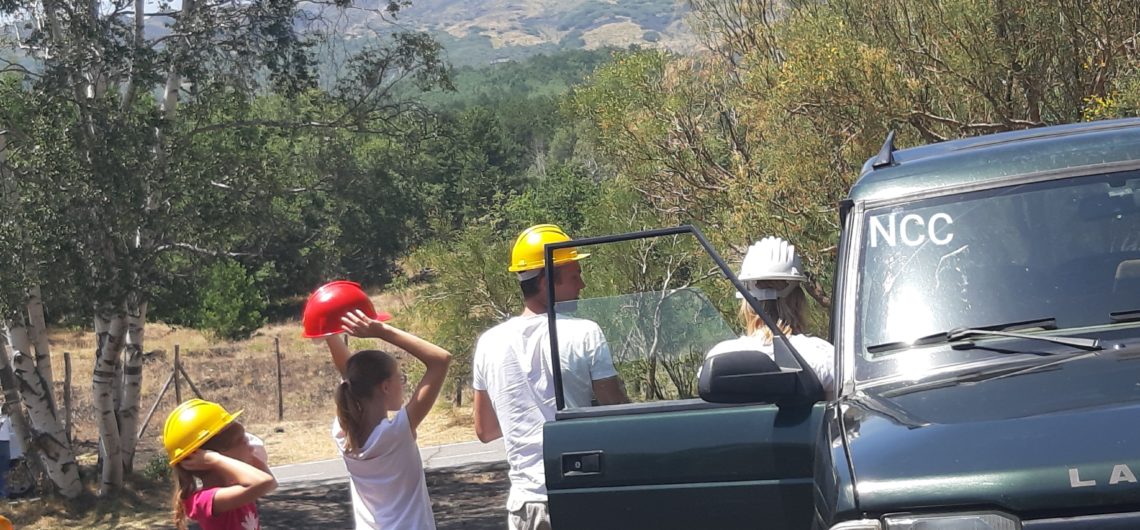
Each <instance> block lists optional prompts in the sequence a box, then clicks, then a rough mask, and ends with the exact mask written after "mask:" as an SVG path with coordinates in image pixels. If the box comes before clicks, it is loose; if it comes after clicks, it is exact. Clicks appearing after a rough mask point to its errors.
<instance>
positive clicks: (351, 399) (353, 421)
mask: <svg viewBox="0 0 1140 530" xmlns="http://www.w3.org/2000/svg"><path fill="white" fill-rule="evenodd" d="M335 398H336V418H337V421H339V422H340V428H341V429H343V430H344V434H345V438H346V443H345V447H344V448H345V451H348V452H352V451H356V450H358V449H360V448H361V446H363V445H364V439H363V438H364V436H363V433H362V432H361V430H362V429H361V424H362V423H364V417H363V416H364V407H363V406H362V405H361V403H360V400H359V399H357V398H356V396H355V395H353V393H352V384H350V383H349V382H348V381H341V382H340V384H339V385H337V387H336V394H335Z"/></svg>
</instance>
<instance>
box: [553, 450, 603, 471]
mask: <svg viewBox="0 0 1140 530" xmlns="http://www.w3.org/2000/svg"><path fill="white" fill-rule="evenodd" d="M602 456H603V455H602V452H601V451H584V452H581V453H562V476H564V477H580V476H584V475H601V474H602V460H603V458H602Z"/></svg>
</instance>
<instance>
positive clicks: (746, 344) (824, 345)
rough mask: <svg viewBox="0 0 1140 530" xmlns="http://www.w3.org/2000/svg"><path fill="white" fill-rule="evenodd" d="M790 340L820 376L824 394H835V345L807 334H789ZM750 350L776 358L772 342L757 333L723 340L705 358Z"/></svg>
mask: <svg viewBox="0 0 1140 530" xmlns="http://www.w3.org/2000/svg"><path fill="white" fill-rule="evenodd" d="M788 342H790V343H791V344H792V347H793V348H795V349H796V351H798V352H800V355H801V356H802V357H803V358H804V361H805V362H807V364H808V367H809V368H811V370H812V371H813V372H815V376H816V377H818V378H819V384H820V385H822V386H823V392H824V394H826V395H827V396H832V395H834V393H835V391H834V389H833V388H832V387H833V386H834V385H835V347H834V346H832V345H831V343H830V342H827V341H826V340H823V339H820V338H817V337H809V336H807V335H789V336H788ZM748 350H755V351H762V352H764V353H766V354H768V356H769V357H772V359H773V360H775V354H774V353H773V351H772V342H771V341H770V340H764V339H763V338H761V337H759V336H755V335H752V336H745V337H739V338H735V339H731V340H726V341H724V342H721V343H719V344H717V345H716V346H713V347H712V349H711V350H709V353H708V355H706V356H705V358H706V359H707V358H709V357H713V356H715V355H720V354H722V353H728V352H733V351H748Z"/></svg>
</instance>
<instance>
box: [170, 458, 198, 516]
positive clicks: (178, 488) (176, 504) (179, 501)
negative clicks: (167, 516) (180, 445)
mask: <svg viewBox="0 0 1140 530" xmlns="http://www.w3.org/2000/svg"><path fill="white" fill-rule="evenodd" d="M171 471H172V473H171V478H172V479H173V481H174V493H173V495H171V499H170V503H171V505H172V508H173V512H174V513H173V522H174V528H175V530H187V524H186V520H187V517H186V503H185V500H186V499H188V498H190V494H191V493H194V491H195V490H196V489H198V488H197V484H195V481H194V475H193V473H191V472H189V471H187V470H185V469H183V468H182V466H180V465H177V464H176V465H175V466H174V469H172V470H171Z"/></svg>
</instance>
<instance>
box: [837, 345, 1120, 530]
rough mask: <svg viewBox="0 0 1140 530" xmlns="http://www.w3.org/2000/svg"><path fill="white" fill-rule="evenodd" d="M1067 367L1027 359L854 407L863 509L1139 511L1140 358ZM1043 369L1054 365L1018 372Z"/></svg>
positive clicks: (882, 392)
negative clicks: (1136, 508)
mask: <svg viewBox="0 0 1140 530" xmlns="http://www.w3.org/2000/svg"><path fill="white" fill-rule="evenodd" d="M1059 358H1060V357H1058V358H1054V357H1050V358H1044V359H1029V360H1028V361H1029V364H1026V363H1025V362H1024V361H1025V360H1024V359H1023V360H1021V361H1020V362H1019V363H1017V364H1015V365H1009V364H1006V365H1004V366H1002V367H1000V368H999V369H998V370H996V371H993V372H992V373H989V374H988V375H984V376H978V374H977V373H974V374H973V375H972V376H971V377H968V378H967V379H968V380H967V381H966V382H961V381H954V379H955V378H942V377H941V376H940V381H937V382H919V383H911V384H898V385H893V386H891V385H887V386H883V387H881V388H877V389H870V390H864V391H861V392H859V393H858V394H857V395H856V397H854V398H853V399H847V400H844V401H843V402H842V403H841V410H842V412H843V423H844V432H845V441H846V443H847V448H848V451H849V456H850V458H851V465H852V471H853V474H854V480H855V493H856V498H857V502H858V504H859V508H860V509H861V510H862V511H864V512H866V513H872V514H875V513H877V514H881V513H891V512H900V511H912V510H940V509H961V508H971V507H980V508H989V509H992V508H995V507H996V508H1000V509H1003V510H1006V511H1010V512H1012V513H1016V514H1019V515H1025V514H1029V513H1038V514H1045V513H1061V512H1064V511H1065V510H1066V509H1068V508H1075V507H1081V508H1082V509H1084V510H1086V511H1087V510H1090V508H1091V509H1092V510H1093V511H1096V510H1097V507H1099V509H1101V510H1102V511H1111V507H1113V506H1123V505H1133V506H1135V505H1136V504H1137V503H1138V502H1140V483H1138V482H1137V477H1140V350H1138V349H1135V348H1127V349H1119V350H1115V351H1111V350H1110V351H1102V352H1098V353H1097V354H1095V355H1091V354H1090V355H1082V356H1079V357H1074V358H1073V359H1070V360H1067V361H1065V362H1062V363H1054V361H1055V360H1057V359H1059ZM1040 364H1048V365H1047V366H1045V367H1044V368H1039V369H1035V370H1033V371H1030V372H1022V373H1017V370H1021V369H1024V368H1025V367H1026V366H1034V365H1040ZM991 369H992V368H991ZM958 375H959V376H961V375H962V374H958ZM999 376H1004V377H999Z"/></svg>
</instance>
